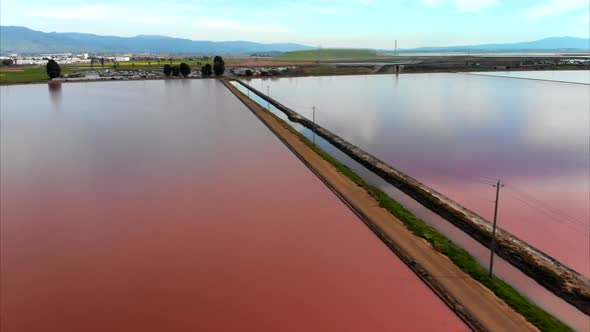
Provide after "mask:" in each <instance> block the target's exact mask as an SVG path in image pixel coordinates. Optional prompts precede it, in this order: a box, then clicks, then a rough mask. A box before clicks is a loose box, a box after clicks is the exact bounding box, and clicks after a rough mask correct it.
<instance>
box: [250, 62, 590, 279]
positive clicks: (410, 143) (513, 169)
mask: <svg viewBox="0 0 590 332" xmlns="http://www.w3.org/2000/svg"><path fill="white" fill-rule="evenodd" d="M249 83H250V84H251V85H252V86H253V87H254V88H257V89H259V90H260V91H264V92H266V91H267V86H269V85H270V89H269V90H270V95H271V97H273V98H275V99H277V100H278V101H280V102H281V103H283V104H284V105H286V106H288V107H291V108H293V109H295V110H297V111H298V112H299V113H301V114H303V115H305V116H306V117H308V118H310V119H311V118H312V107H313V106H316V107H317V112H316V121H317V123H318V124H320V125H322V126H324V127H325V128H327V129H329V130H331V131H332V132H335V133H337V134H338V135H340V136H341V137H343V138H344V139H346V140H348V141H350V142H351V143H353V144H355V145H357V146H359V147H360V148H362V149H364V150H366V151H368V152H369V153H371V154H373V155H375V156H377V157H378V158H380V159H382V160H383V161H385V162H387V163H389V164H390V165H392V166H394V167H396V168H397V169H400V170H402V171H404V172H405V173H407V174H409V175H411V176H413V177H415V178H417V179H418V180H420V181H422V182H424V183H426V184H427V185H429V186H431V187H433V188H435V189H436V190H438V191H440V192H442V193H443V194H445V195H447V196H449V197H451V198H452V199H454V200H456V201H458V202H460V203H462V204H463V205H464V206H466V207H467V208H469V209H471V210H473V211H475V212H477V213H478V214H480V215H482V216H483V217H485V218H487V219H488V220H491V219H492V216H493V208H494V203H493V201H494V198H495V189H494V188H493V187H492V186H490V184H491V183H493V182H494V179H502V181H503V182H504V183H506V187H504V188H503V189H502V191H501V194H500V208H499V216H498V224H499V226H500V227H503V228H505V229H507V230H509V231H510V232H512V233H514V234H516V235H517V236H519V237H520V238H522V239H523V240H525V241H527V242H529V243H531V244H533V245H534V246H536V247H538V248H539V249H541V250H543V251H545V252H547V253H548V254H549V255H551V256H554V257H555V258H557V259H558V260H560V261H562V262H563V263H565V264H566V265H568V266H570V267H572V268H574V269H576V270H577V271H579V272H581V273H583V274H585V275H587V276H590V257H589V256H590V238H589V237H590V235H589V230H590V225H589V223H590V204H589V202H590V174H589V173H590V171H589V169H590V128H589V126H590V116H589V113H590V86H588V85H584V84H570V83H560V82H547V81H538V80H524V79H511V78H502V77H487V76H483V75H471V74H451V73H448V74H404V75H399V76H395V75H370V76H333V77H328V76H326V77H303V78H280V79H276V78H273V79H254V80H251V81H250V82H249Z"/></svg>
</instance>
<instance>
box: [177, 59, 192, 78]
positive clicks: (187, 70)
mask: <svg viewBox="0 0 590 332" xmlns="http://www.w3.org/2000/svg"><path fill="white" fill-rule="evenodd" d="M179 68H180V73H181V74H182V76H184V77H187V76H188V74H190V73H191V67H190V66H189V65H187V64H186V63H184V62H183V63H181V64H180V67H179Z"/></svg>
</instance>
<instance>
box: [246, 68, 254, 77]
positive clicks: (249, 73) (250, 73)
mask: <svg viewBox="0 0 590 332" xmlns="http://www.w3.org/2000/svg"><path fill="white" fill-rule="evenodd" d="M245 74H246V76H252V75H253V74H254V73H253V72H252V71H251V70H250V69H246V72H245Z"/></svg>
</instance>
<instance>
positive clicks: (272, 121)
mask: <svg viewBox="0 0 590 332" xmlns="http://www.w3.org/2000/svg"><path fill="white" fill-rule="evenodd" d="M224 84H225V85H226V86H227V87H228V89H230V91H232V92H233V93H234V94H235V95H236V96H237V97H238V98H239V99H240V100H241V101H242V102H243V103H244V104H245V105H246V106H247V107H248V108H249V109H250V110H251V111H252V112H253V113H254V115H256V116H257V117H258V118H259V119H260V120H261V121H262V122H263V123H264V124H265V125H266V126H267V127H268V128H269V129H270V130H271V131H272V132H273V133H274V134H275V135H276V136H277V137H278V138H279V139H280V140H281V141H282V142H283V143H284V144H285V145H286V146H287V147H288V148H289V149H291V151H293V152H294V153H295V154H296V155H297V156H298V157H299V158H300V159H301V160H302V161H303V162H304V163H305V164H306V165H307V166H308V167H309V168H310V169H311V170H312V171H313V172H314V173H316V175H318V177H320V179H321V180H322V181H323V182H324V183H326V185H328V187H330V189H332V190H333V191H334V192H335V193H336V194H337V195H338V196H339V197H340V198H341V199H342V200H343V201H344V202H345V203H346V204H347V205H348V206H349V207H350V208H351V209H352V210H353V211H354V212H355V213H356V214H357V215H359V217H361V219H362V220H363V221H364V222H365V223H366V224H367V225H368V226H369V227H370V228H371V229H372V230H373V231H374V232H375V233H376V234H377V235H378V236H379V237H380V238H381V239H382V240H383V241H384V242H385V243H386V244H387V245H388V246H389V247H390V248H391V249H392V250H393V251H394V252H395V253H396V254H397V255H398V256H399V257H400V258H401V259H402V260H403V261H404V262H406V263H407V264H408V266H409V267H410V268H411V269H412V270H413V271H414V272H415V273H416V274H417V275H418V276H419V277H420V278H421V279H422V280H423V281H424V282H425V283H426V284H427V285H428V286H429V287H430V288H431V289H432V290H433V291H434V292H435V293H436V294H437V295H438V296H439V297H440V298H441V299H442V300H443V301H445V303H447V305H449V307H450V308H451V309H452V310H453V311H455V312H456V313H457V315H459V317H461V318H462V319H463V320H464V321H465V322H466V323H467V324H468V325H469V326H470V327H471V328H472V329H474V330H477V331H536V330H537V329H536V328H535V327H534V326H532V325H531V324H530V323H528V322H527V321H526V320H525V319H524V317H522V316H521V315H519V314H518V313H516V312H515V311H514V310H512V309H511V308H510V307H509V306H508V305H507V304H505V303H504V302H503V301H502V300H500V299H498V298H497V297H496V296H495V295H494V294H493V293H492V292H491V291H490V290H488V289H487V288H485V287H484V286H482V285H481V284H479V283H478V282H477V281H475V280H474V279H472V278H471V277H470V276H469V275H467V274H466V273H465V272H463V271H461V270H460V269H459V268H458V267H457V266H456V265H455V264H454V263H453V262H451V261H450V260H449V259H448V258H447V257H445V256H443V255H442V254H440V253H438V252H437V251H436V250H434V249H433V248H432V247H431V246H430V245H429V244H428V243H427V242H425V241H424V240H422V239H420V238H418V237H416V236H414V235H413V234H412V233H410V231H408V230H407V229H406V228H405V226H404V225H403V224H402V222H401V221H399V220H397V219H396V218H395V217H394V216H392V215H391V214H390V213H389V212H387V211H386V210H385V209H383V208H381V207H380V206H379V204H378V203H377V202H376V201H375V200H374V199H373V198H372V197H371V196H370V195H369V194H368V193H367V192H366V191H365V190H364V189H363V188H361V187H359V186H357V185H356V184H355V183H354V182H352V181H351V180H350V179H348V178H347V177H345V176H344V175H342V174H341V173H340V172H338V170H337V169H336V168H334V167H333V166H332V165H331V164H329V163H328V162H327V161H325V160H324V159H322V158H321V157H320V156H319V155H317V154H316V153H315V152H314V151H313V150H311V149H310V148H309V147H308V146H307V145H305V143H303V142H302V141H301V140H300V139H299V137H298V136H297V135H296V134H295V133H293V132H292V131H291V130H289V129H288V128H286V127H285V126H284V125H283V124H282V123H281V122H280V121H278V120H277V119H276V118H275V117H274V116H272V115H271V114H269V113H268V112H267V111H265V110H264V109H263V108H261V107H260V106H259V105H258V104H256V103H255V102H253V101H251V100H250V99H248V98H246V97H245V96H243V95H241V94H240V92H239V91H238V90H237V89H236V88H234V87H233V86H232V85H231V84H229V83H228V82H224Z"/></svg>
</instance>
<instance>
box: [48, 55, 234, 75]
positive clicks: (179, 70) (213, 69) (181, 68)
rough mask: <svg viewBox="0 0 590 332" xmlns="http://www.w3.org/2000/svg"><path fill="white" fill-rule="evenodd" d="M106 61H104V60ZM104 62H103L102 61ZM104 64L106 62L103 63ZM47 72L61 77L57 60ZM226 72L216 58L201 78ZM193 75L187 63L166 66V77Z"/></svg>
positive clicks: (221, 60) (50, 62)
mask: <svg viewBox="0 0 590 332" xmlns="http://www.w3.org/2000/svg"><path fill="white" fill-rule="evenodd" d="M103 61H104V60H103ZM101 62H102V61H101ZM102 63H104V62H102ZM45 70H46V71H47V76H49V78H50V79H54V78H57V77H60V76H61V68H60V66H59V64H58V63H57V62H55V60H53V59H51V60H49V61H47V64H46V65H45ZM224 72H225V62H224V61H223V58H222V57H220V56H216V57H215V58H214V59H213V66H211V65H210V64H206V65H204V66H202V67H201V76H203V77H210V76H211V75H213V73H215V75H216V76H221V75H223V73H224ZM190 73H191V67H190V66H189V65H187V64H186V63H184V62H183V63H181V64H180V65H178V66H171V65H169V64H166V65H164V75H166V76H170V75H172V76H176V77H178V76H180V75H182V76H183V77H187V76H188V75H189V74H190Z"/></svg>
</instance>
